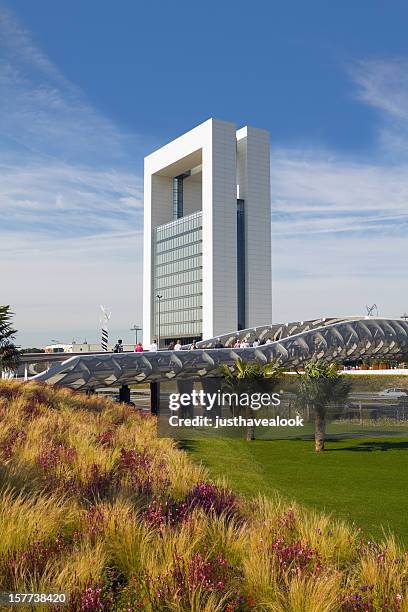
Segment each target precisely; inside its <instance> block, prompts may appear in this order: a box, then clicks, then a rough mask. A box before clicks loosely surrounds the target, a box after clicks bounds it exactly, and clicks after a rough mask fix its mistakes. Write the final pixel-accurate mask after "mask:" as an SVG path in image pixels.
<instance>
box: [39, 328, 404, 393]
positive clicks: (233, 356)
mask: <svg viewBox="0 0 408 612" xmlns="http://www.w3.org/2000/svg"><path fill="white" fill-rule="evenodd" d="M255 338H257V339H258V340H260V341H261V342H264V341H266V340H268V341H269V342H268V344H261V345H260V346H258V347H256V348H242V349H235V348H233V347H234V344H235V343H236V341H237V339H238V340H240V341H243V340H246V341H248V342H249V343H252V342H253V341H254V340H255ZM218 339H220V341H221V343H222V344H223V345H224V347H225V348H222V349H215V348H214V345H215V343H216V342H217V341H218ZM197 346H198V349H197V350H192V351H190V350H188V349H189V347H188V346H186V347H184V348H185V350H181V351H166V350H164V351H159V352H148V351H146V352H144V353H99V354H88V355H87V354H83V355H76V356H72V357H70V358H68V359H66V360H65V361H63V362H62V363H58V364H55V365H52V366H51V367H50V368H49V369H48V370H47V371H46V372H43V373H41V374H38V375H37V376H34V377H33V378H32V379H31V380H38V381H43V382H46V383H49V384H53V385H58V386H65V387H70V388H71V389H77V390H89V389H96V388H99V387H105V386H115V387H117V386H121V385H129V384H135V383H144V382H149V383H155V382H163V381H169V380H174V379H175V380H180V381H181V380H186V379H189V380H192V379H193V380H194V379H195V380H200V379H203V378H206V377H215V376H218V375H219V368H220V366H221V365H222V364H227V365H229V366H233V365H234V362H235V361H236V360H237V359H238V357H241V358H242V359H244V360H245V361H247V362H253V363H255V362H258V363H267V362H271V361H274V360H277V361H278V362H279V363H280V364H281V365H282V366H284V367H287V368H296V367H300V366H302V364H303V363H305V362H306V361H309V360H311V359H325V360H328V361H333V362H337V363H344V362H345V361H347V360H358V359H367V360H373V359H375V360H400V361H402V360H407V361H408V321H406V320H403V319H385V318H379V317H348V318H323V319H316V320H312V321H300V322H299V321H298V322H294V323H285V324H279V325H263V326H259V327H254V328H251V329H245V330H241V331H237V332H231V333H229V334H224V335H222V336H218V337H217V338H211V339H209V340H204V341H202V342H199V343H198V344H197Z"/></svg>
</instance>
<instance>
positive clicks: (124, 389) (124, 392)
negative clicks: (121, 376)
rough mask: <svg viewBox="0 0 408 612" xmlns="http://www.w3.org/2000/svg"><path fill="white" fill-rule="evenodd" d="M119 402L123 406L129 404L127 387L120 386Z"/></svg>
mask: <svg viewBox="0 0 408 612" xmlns="http://www.w3.org/2000/svg"><path fill="white" fill-rule="evenodd" d="M119 401H120V402H123V403H124V404H129V402H130V388H129V385H122V386H121V387H120V389H119Z"/></svg>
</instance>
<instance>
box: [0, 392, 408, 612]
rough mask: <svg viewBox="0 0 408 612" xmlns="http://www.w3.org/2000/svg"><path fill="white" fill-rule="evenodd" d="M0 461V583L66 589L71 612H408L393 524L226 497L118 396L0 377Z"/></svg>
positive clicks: (407, 569)
mask: <svg viewBox="0 0 408 612" xmlns="http://www.w3.org/2000/svg"><path fill="white" fill-rule="evenodd" d="M0 459H1V464H0V587H1V589H2V590H23V591H36V590H42V591H47V590H50V589H61V590H67V591H69V592H70V594H71V603H70V606H69V608H70V610H72V611H74V612H76V611H79V610H83V611H85V610H87V611H88V612H92V611H93V610H94V611H95V612H96V610H105V611H108V610H109V611H110V610H112V611H113V612H124V611H125V610H146V611H147V612H155V611H160V610H169V611H170V610H171V611H175V612H187V611H190V610H192V611H194V612H217V611H219V612H221V611H223V612H232V611H235V612H246V611H249V610H259V611H262V610H264V611H267V610H271V611H274V612H331V611H344V612H349V611H350V612H351V611H353V610H361V611H362V610H368V611H371V610H373V611H375V610H383V609H384V610H385V609H387V610H394V611H395V612H397V611H406V612H408V604H407V598H408V557H407V555H406V554H405V552H404V551H402V550H400V548H399V546H398V545H397V543H396V542H395V540H394V539H393V538H392V536H384V541H383V542H381V543H378V544H373V543H364V542H361V541H360V535H359V532H358V531H357V530H356V529H355V527H354V526H352V525H348V524H346V523H344V522H342V521H338V520H335V519H333V518H332V517H330V516H327V515H323V514H321V513H316V512H312V511H310V510H305V509H304V508H302V507H299V506H298V505H297V504H290V505H288V504H287V503H286V502H283V501H282V499H280V498H279V497H278V496H273V495H272V496H271V497H268V498H266V497H261V496H260V497H259V498H258V499H255V500H253V501H250V502H249V501H246V500H244V499H239V498H237V497H236V496H235V497H234V496H232V497H231V494H230V493H229V492H228V491H226V490H225V489H226V487H225V484H224V483H222V482H218V483H215V484H216V486H215V487H214V486H213V485H208V483H209V478H208V474H207V472H206V470H205V469H204V468H203V467H201V466H199V465H196V464H194V463H192V461H191V460H190V459H189V457H188V456H187V454H185V453H184V452H183V451H181V450H180V449H179V448H178V447H177V445H176V443H175V442H174V441H172V440H167V439H159V438H157V436H156V424H155V420H154V418H152V417H149V416H148V417H144V416H141V415H139V414H137V413H135V411H134V410H132V409H130V408H128V407H126V406H121V405H116V404H113V403H111V402H109V401H108V400H104V399H101V398H98V397H85V396H83V395H80V394H75V393H72V392H70V391H67V390H56V389H53V388H51V387H46V386H42V385H38V384H35V383H32V382H29V383H19V382H16V381H2V382H0ZM199 483H204V484H203V485H200V486H202V487H203V488H202V489H200V487H196V485H198V484H199ZM205 483H207V484H205ZM231 499H232V500H233V501H232V502H231ZM208 500H210V502H211V504H212V505H211V504H210V506H209V503H210V502H209V501H208ZM211 500H213V502H212V501H211ZM231 503H232V506H231ZM99 589H102V590H101V591H99ZM44 609H46V608H44ZM48 609H49V608H48Z"/></svg>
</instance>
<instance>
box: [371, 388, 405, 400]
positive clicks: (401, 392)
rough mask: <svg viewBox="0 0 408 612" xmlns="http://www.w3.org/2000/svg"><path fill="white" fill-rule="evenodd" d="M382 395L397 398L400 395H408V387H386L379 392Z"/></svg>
mask: <svg viewBox="0 0 408 612" xmlns="http://www.w3.org/2000/svg"><path fill="white" fill-rule="evenodd" d="M378 395H380V396H381V397H395V398H397V399H398V398H400V397H408V390H407V389H396V388H394V389H384V391H380V392H379V394H378Z"/></svg>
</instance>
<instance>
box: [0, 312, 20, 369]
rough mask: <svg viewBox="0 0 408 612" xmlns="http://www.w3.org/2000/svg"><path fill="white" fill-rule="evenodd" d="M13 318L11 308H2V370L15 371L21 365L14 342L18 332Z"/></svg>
mask: <svg viewBox="0 0 408 612" xmlns="http://www.w3.org/2000/svg"><path fill="white" fill-rule="evenodd" d="M12 317H13V313H12V312H11V311H10V306H0V370H15V369H16V368H17V366H18V363H19V352H18V350H17V348H16V346H15V345H14V343H13V342H12V340H14V337H15V335H16V331H17V330H15V329H13V327H12V323H11V320H12Z"/></svg>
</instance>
